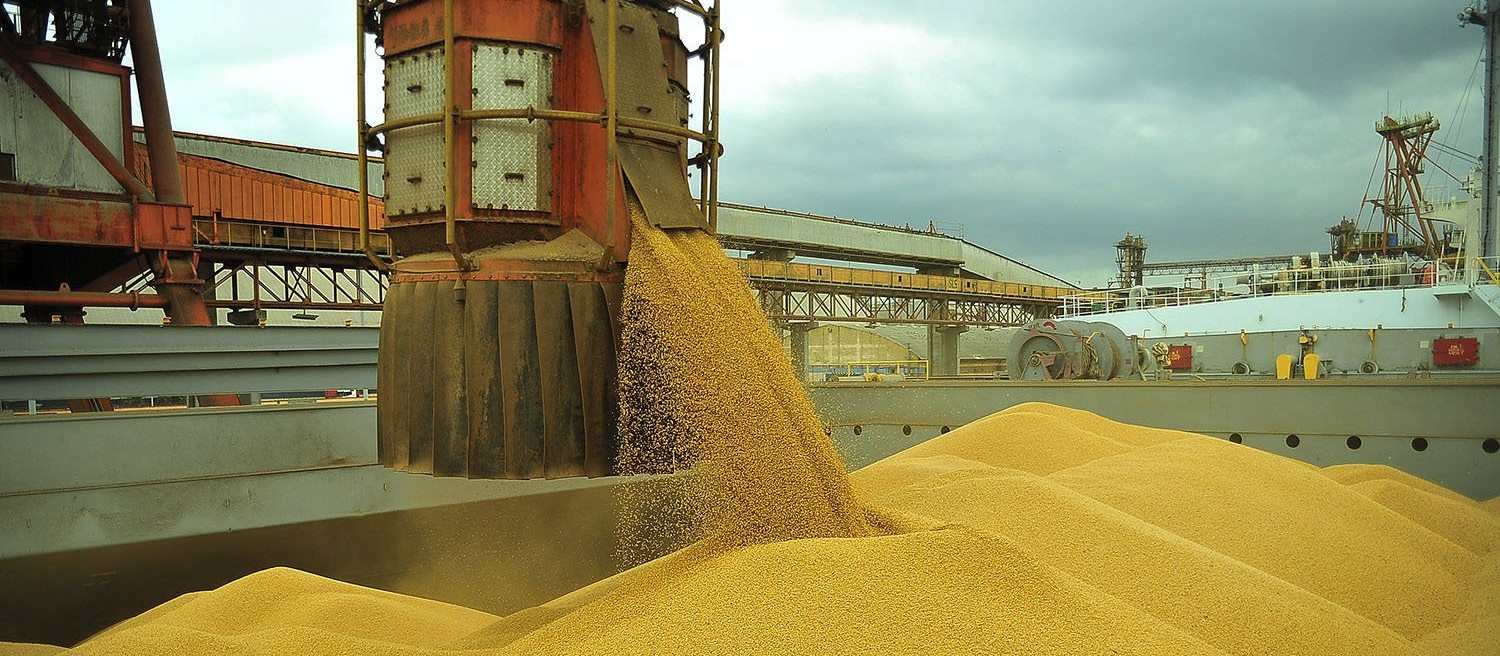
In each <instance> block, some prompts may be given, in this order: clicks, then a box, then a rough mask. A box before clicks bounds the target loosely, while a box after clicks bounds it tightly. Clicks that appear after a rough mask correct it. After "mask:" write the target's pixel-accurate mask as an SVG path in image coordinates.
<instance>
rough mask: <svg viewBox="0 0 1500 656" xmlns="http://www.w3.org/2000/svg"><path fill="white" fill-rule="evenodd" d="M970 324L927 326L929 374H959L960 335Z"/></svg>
mask: <svg viewBox="0 0 1500 656" xmlns="http://www.w3.org/2000/svg"><path fill="white" fill-rule="evenodd" d="M968 329H969V328H968V326H928V327H927V375H929V376H957V375H958V360H959V355H958V336H959V335H960V334H963V332H964V331H966V330H968Z"/></svg>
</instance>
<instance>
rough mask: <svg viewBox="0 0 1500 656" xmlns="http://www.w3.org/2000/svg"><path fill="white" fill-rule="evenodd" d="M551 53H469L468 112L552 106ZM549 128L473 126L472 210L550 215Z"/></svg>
mask: <svg viewBox="0 0 1500 656" xmlns="http://www.w3.org/2000/svg"><path fill="white" fill-rule="evenodd" d="M552 62H553V56H552V53H551V52H549V51H546V50H540V49H537V48H535V47H522V46H518V45H514V44H484V45H478V46H475V47H474V109H502V108H505V109H520V108H525V107H536V108H538V109H548V108H551V106H552ZM551 143H552V127H551V124H549V123H548V122H546V121H532V122H529V123H528V122H526V121H525V120H515V119H490V120H483V121H476V122H475V124H474V162H473V166H474V189H473V193H474V205H475V207H478V208H483V209H511V210H533V211H550V210H551V209H552V151H551Z"/></svg>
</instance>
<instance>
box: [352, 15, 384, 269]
mask: <svg viewBox="0 0 1500 656" xmlns="http://www.w3.org/2000/svg"><path fill="white" fill-rule="evenodd" d="M367 7H368V5H367V4H366V3H365V0H358V1H357V2H355V3H354V11H355V16H354V34H355V38H356V39H357V43H358V44H359V45H358V46H357V47H356V48H355V51H356V52H357V53H358V56H359V60H358V61H357V62H356V63H355V65H354V78H355V86H356V87H358V89H357V90H356V91H355V94H356V95H355V102H354V107H355V113H356V114H358V116H357V117H356V119H355V120H356V121H358V123H359V125H358V131H359V143H358V144H356V145H355V150H354V153H355V160H356V161H358V162H359V250H361V251H363V252H364V254H365V257H366V258H368V259H369V260H370V262H371V263H373V264H374V265H375V268H376V269H377V270H379V271H382V272H384V271H388V270H389V269H390V267H389V266H387V265H386V263H385V260H382V259H380V256H379V255H377V254H376V253H375V248H374V246H372V245H371V244H370V154H369V146H368V144H369V138H370V125H369V124H368V123H366V122H365V9H366V8H367Z"/></svg>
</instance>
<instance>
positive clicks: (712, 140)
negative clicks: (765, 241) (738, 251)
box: [704, 0, 724, 234]
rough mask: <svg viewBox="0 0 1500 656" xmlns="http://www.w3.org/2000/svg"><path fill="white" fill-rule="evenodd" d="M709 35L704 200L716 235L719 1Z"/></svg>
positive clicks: (710, 226)
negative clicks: (710, 82) (708, 173)
mask: <svg viewBox="0 0 1500 656" xmlns="http://www.w3.org/2000/svg"><path fill="white" fill-rule="evenodd" d="M709 23H710V25H709V34H710V37H711V41H710V42H711V43H712V44H713V48H712V49H710V50H709V57H710V59H712V60H713V61H712V66H713V89H712V90H711V91H710V92H709V94H708V95H709V101H710V102H711V103H712V104H713V107H712V108H710V109H709V112H710V113H711V114H712V115H713V121H712V123H711V125H710V130H709V131H708V148H709V154H708V158H709V159H708V161H709V169H710V171H711V173H712V175H713V178H712V179H710V180H709V181H708V198H707V199H705V200H704V202H706V203H707V204H708V231H709V232H712V233H715V234H717V233H718V232H719V70H720V69H719V54H720V51H721V50H722V45H723V42H724V32H723V31H722V30H721V29H720V26H719V0H714V7H713V9H712V10H711V11H710V12H709Z"/></svg>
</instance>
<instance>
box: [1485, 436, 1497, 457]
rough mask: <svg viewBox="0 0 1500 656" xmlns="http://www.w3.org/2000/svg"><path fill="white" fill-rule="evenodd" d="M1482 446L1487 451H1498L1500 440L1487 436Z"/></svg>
mask: <svg viewBox="0 0 1500 656" xmlns="http://www.w3.org/2000/svg"><path fill="white" fill-rule="evenodd" d="M1482 446H1483V448H1484V452H1485V453H1494V452H1496V451H1500V440H1497V439H1495V438H1493V437H1490V438H1486V439H1485V440H1484V444H1483V445H1482Z"/></svg>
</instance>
